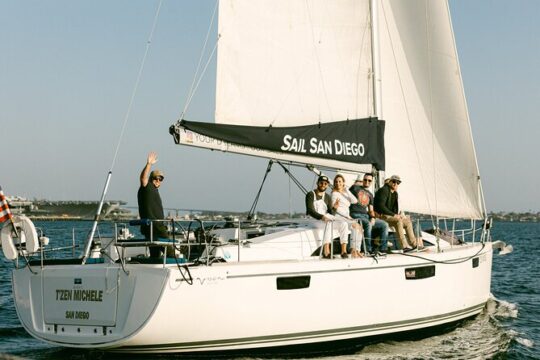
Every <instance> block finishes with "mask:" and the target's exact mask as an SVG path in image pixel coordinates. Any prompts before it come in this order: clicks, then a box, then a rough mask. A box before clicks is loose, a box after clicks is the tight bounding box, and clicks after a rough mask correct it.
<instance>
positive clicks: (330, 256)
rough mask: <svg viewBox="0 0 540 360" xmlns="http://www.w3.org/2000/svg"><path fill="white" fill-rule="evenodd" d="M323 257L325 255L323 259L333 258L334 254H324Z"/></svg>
mask: <svg viewBox="0 0 540 360" xmlns="http://www.w3.org/2000/svg"><path fill="white" fill-rule="evenodd" d="M322 257H323V259H331V258H332V255H330V254H328V255H323V256H322Z"/></svg>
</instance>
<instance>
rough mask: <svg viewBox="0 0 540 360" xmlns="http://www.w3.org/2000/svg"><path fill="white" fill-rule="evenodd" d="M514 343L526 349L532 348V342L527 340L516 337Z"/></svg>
mask: <svg viewBox="0 0 540 360" xmlns="http://www.w3.org/2000/svg"><path fill="white" fill-rule="evenodd" d="M516 341H517V342H518V343H520V344H521V345H523V346H526V347H528V348H532V347H533V346H534V341H532V340H529V339H524V338H520V337H516Z"/></svg>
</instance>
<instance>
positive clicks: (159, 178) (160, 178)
mask: <svg viewBox="0 0 540 360" xmlns="http://www.w3.org/2000/svg"><path fill="white" fill-rule="evenodd" d="M154 180H157V181H159V182H162V181H163V178H162V177H161V176H160V177H157V178H154Z"/></svg>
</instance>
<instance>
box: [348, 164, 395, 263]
mask: <svg viewBox="0 0 540 360" xmlns="http://www.w3.org/2000/svg"><path fill="white" fill-rule="evenodd" d="M372 182H373V175H371V174H364V177H363V178H362V177H360V176H358V178H357V179H356V182H355V183H354V185H353V186H351V187H350V188H349V191H350V192H351V194H353V195H354V196H355V197H356V199H357V200H358V202H357V203H356V204H351V206H350V208H349V210H350V214H351V217H352V218H353V219H358V220H360V221H361V223H362V227H363V228H364V239H366V242H367V244H366V246H367V251H368V252H369V253H373V254H378V253H379V252H383V253H384V252H387V251H388V223H386V221H384V220H381V219H377V218H376V217H375V211H374V210H373V194H372V193H371V191H369V187H370V186H371V183H372ZM374 232H377V233H378V234H379V235H380V237H381V241H380V244H379V245H378V246H377V247H375V244H374V242H373V233H374Z"/></svg>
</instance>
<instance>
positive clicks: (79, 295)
mask: <svg viewBox="0 0 540 360" xmlns="http://www.w3.org/2000/svg"><path fill="white" fill-rule="evenodd" d="M56 300H57V301H96V302H102V301H103V290H84V289H56Z"/></svg>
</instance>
